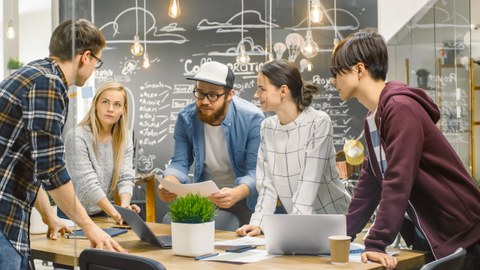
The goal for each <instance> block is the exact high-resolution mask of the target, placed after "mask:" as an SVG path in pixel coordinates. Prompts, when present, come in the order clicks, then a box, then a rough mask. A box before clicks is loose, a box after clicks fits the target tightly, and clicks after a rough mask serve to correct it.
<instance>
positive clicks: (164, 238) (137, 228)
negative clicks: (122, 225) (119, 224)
mask: <svg viewBox="0 0 480 270" xmlns="http://www.w3.org/2000/svg"><path fill="white" fill-rule="evenodd" d="M114 207H115V209H117V211H118V212H119V213H120V215H121V216H122V218H123V220H125V222H126V223H127V224H128V225H129V226H130V227H131V228H132V230H133V232H134V233H135V234H136V235H137V236H138V237H139V238H140V239H141V240H143V241H145V242H148V243H150V244H152V245H154V246H157V247H161V248H171V247H172V237H171V236H170V235H155V234H154V233H153V231H152V230H151V229H150V227H148V225H147V223H145V221H143V219H142V218H141V217H140V216H139V215H138V214H137V213H136V212H135V211H133V210H130V209H127V208H124V207H120V206H118V205H114Z"/></svg>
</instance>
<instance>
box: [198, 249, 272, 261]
mask: <svg viewBox="0 0 480 270" xmlns="http://www.w3.org/2000/svg"><path fill="white" fill-rule="evenodd" d="M276 256H278V255H272V254H268V253H267V251H266V250H249V251H245V252H241V253H234V252H225V253H220V254H218V255H217V256H214V257H209V258H206V259H203V261H219V262H232V263H252V262H258V261H263V260H266V259H270V258H273V257H276Z"/></svg>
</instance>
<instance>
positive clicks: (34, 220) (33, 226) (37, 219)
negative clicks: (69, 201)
mask: <svg viewBox="0 0 480 270" xmlns="http://www.w3.org/2000/svg"><path fill="white" fill-rule="evenodd" d="M53 212H54V213H55V214H57V206H56V205H55V206H53ZM47 230H48V226H47V224H45V223H43V221H42V216H41V215H40V213H39V212H38V210H37V208H35V207H33V208H32V214H31V215H30V233H31V234H43V233H47Z"/></svg>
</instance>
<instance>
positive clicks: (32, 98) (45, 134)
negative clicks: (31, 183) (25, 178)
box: [22, 76, 70, 190]
mask: <svg viewBox="0 0 480 270" xmlns="http://www.w3.org/2000/svg"><path fill="white" fill-rule="evenodd" d="M66 94H67V89H65V86H64V84H63V83H62V82H61V81H60V80H58V77H56V76H50V77H49V76H45V77H42V78H40V79H39V80H37V81H36V82H35V84H33V86H32V88H31V89H30V91H28V93H27V95H26V96H25V97H24V99H23V104H22V106H23V121H24V122H25V129H26V132H27V133H28V134H27V136H28V137H29V138H30V141H31V145H32V149H31V157H32V159H33V160H34V176H35V178H36V179H37V180H40V181H42V183H43V185H44V187H45V189H46V190H51V189H54V188H56V187H58V186H61V185H63V184H65V183H66V182H68V181H69V180H70V176H69V174H68V173H67V171H66V168H65V162H64V144H63V140H62V138H61V137H60V135H61V133H62V130H63V125H64V123H65V120H66V116H67V110H68V98H67V96H66Z"/></svg>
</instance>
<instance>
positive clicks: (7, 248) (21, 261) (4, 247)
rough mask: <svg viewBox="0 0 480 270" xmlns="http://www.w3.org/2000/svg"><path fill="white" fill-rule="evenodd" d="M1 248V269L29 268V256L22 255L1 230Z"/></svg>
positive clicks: (17, 269) (16, 269) (22, 269)
mask: <svg viewBox="0 0 480 270" xmlns="http://www.w3.org/2000/svg"><path fill="white" fill-rule="evenodd" d="M0 250H1V252H0V269H9V270H28V257H27V256H22V255H20V253H18V251H17V250H16V249H15V248H13V246H12V244H11V243H10V241H8V239H7V238H5V235H4V234H3V232H0Z"/></svg>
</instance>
